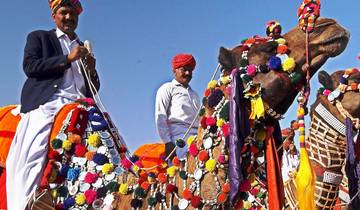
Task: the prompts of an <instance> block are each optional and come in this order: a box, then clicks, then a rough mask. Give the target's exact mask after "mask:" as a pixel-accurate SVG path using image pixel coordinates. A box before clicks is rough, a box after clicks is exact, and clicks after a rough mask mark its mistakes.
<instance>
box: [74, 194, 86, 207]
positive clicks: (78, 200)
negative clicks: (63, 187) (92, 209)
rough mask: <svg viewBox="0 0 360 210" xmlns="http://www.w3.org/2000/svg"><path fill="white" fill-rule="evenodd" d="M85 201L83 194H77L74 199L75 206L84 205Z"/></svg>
mask: <svg viewBox="0 0 360 210" xmlns="http://www.w3.org/2000/svg"><path fill="white" fill-rule="evenodd" d="M85 201H86V198H85V195H84V194H83V193H80V194H77V195H76V197H75V202H76V204H77V205H80V206H82V205H84V204H85Z"/></svg>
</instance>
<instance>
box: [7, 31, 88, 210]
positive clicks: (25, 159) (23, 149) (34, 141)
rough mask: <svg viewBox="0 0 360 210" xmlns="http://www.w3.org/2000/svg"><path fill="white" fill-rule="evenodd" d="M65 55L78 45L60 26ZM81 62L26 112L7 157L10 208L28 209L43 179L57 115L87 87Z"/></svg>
mask: <svg viewBox="0 0 360 210" xmlns="http://www.w3.org/2000/svg"><path fill="white" fill-rule="evenodd" d="M56 34H57V37H58V39H59V41H60V44H61V47H62V50H63V53H64V55H65V54H68V53H69V52H70V51H71V49H73V48H74V47H75V46H77V45H78V43H77V42H74V41H71V40H70V39H69V38H68V37H67V35H66V34H64V33H62V32H61V31H60V30H59V29H57V31H56ZM84 85H85V83H84V79H83V77H82V76H81V72H80V66H79V64H78V62H77V61H76V62H73V63H72V65H71V68H69V69H67V70H66V71H65V73H64V79H63V83H62V85H61V86H60V88H59V90H58V91H57V92H56V93H55V94H54V96H53V97H52V98H51V99H50V100H49V101H48V102H46V103H45V104H43V105H41V106H40V107H39V108H37V109H35V110H32V111H30V112H28V113H25V114H22V118H21V120H20V122H19V125H18V127H17V130H16V134H15V136H14V139H13V141H12V143H11V147H10V150H9V155H8V157H7V160H6V190H7V205H8V209H9V210H24V209H25V207H26V205H27V202H28V200H29V198H30V197H31V196H32V194H33V193H34V192H35V190H36V188H37V186H38V184H39V182H40V180H41V174H42V171H43V167H44V164H45V161H46V156H47V152H48V142H49V136H50V132H51V127H52V124H53V121H54V117H55V115H56V114H57V112H58V111H59V110H60V109H61V108H62V107H63V106H64V105H65V104H67V103H71V102H74V101H75V100H77V99H80V98H83V96H84V94H83V93H82V91H83V90H84V89H85V86H84Z"/></svg>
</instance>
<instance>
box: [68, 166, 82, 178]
mask: <svg viewBox="0 0 360 210" xmlns="http://www.w3.org/2000/svg"><path fill="white" fill-rule="evenodd" d="M79 174H80V168H70V169H69V171H68V172H67V179H68V180H70V181H75V180H76V179H77V178H78V176H79Z"/></svg>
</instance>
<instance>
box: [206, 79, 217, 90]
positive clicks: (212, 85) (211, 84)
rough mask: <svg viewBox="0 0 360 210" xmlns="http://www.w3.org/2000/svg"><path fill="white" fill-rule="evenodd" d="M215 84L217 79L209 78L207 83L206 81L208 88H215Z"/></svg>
mask: <svg viewBox="0 0 360 210" xmlns="http://www.w3.org/2000/svg"><path fill="white" fill-rule="evenodd" d="M216 85H217V81H216V80H211V81H210V82H209V83H208V86H207V87H208V89H213V88H215V87H216Z"/></svg>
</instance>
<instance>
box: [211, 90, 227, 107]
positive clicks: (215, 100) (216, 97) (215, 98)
mask: <svg viewBox="0 0 360 210" xmlns="http://www.w3.org/2000/svg"><path fill="white" fill-rule="evenodd" d="M223 96H224V93H223V92H222V91H221V90H220V89H215V90H214V91H213V92H212V93H211V94H210V96H209V98H208V106H209V107H211V108H213V107H215V106H216V105H218V104H219V102H220V101H221V99H222V98H223Z"/></svg>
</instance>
